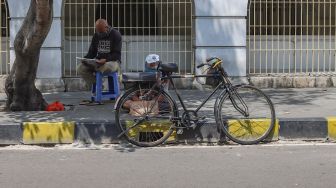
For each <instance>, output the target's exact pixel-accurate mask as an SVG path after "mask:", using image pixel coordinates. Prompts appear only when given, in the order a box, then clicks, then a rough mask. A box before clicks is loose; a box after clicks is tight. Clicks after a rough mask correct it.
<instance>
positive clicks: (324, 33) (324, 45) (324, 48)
mask: <svg viewBox="0 0 336 188" xmlns="http://www.w3.org/2000/svg"><path fill="white" fill-rule="evenodd" d="M326 4H327V3H326V0H324V1H323V72H326Z"/></svg>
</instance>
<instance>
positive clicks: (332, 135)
mask: <svg viewBox="0 0 336 188" xmlns="http://www.w3.org/2000/svg"><path fill="white" fill-rule="evenodd" d="M118 133H119V130H118V128H117V127H116V126H115V123H114V122H112V121H92V122H23V123H13V124H0V145H14V144H70V143H74V142H84V143H95V144H110V143H119V141H120V140H119V139H117V135H118ZM223 139H225V135H224V134H223V133H222V131H218V129H217V125H215V124H206V125H204V126H200V127H197V128H196V129H195V130H193V129H189V130H185V131H184V132H183V134H181V135H178V136H177V137H176V139H175V140H174V141H173V142H174V143H190V144H191V143H202V142H203V143H215V142H218V141H222V140H223ZM266 140H267V141H278V140H322V141H327V140H329V141H336V117H327V118H305V119H303V118H291V119H287V118H280V119H278V120H277V122H276V126H275V128H274V130H273V131H272V132H271V134H270V136H269V137H268V138H267V139H266Z"/></svg>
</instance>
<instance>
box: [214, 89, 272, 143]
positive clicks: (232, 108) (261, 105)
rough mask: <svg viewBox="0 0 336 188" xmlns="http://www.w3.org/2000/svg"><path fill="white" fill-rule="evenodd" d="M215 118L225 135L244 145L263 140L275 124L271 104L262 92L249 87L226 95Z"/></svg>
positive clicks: (234, 90) (233, 90)
mask: <svg viewBox="0 0 336 188" xmlns="http://www.w3.org/2000/svg"><path fill="white" fill-rule="evenodd" d="M216 116H217V118H216V119H217V123H218V124H219V125H220V126H221V127H222V128H223V131H224V133H225V134H226V136H227V137H229V139H231V140H232V141H234V142H236V143H238V144H243V145H248V144H257V143H259V142H260V141H262V140H264V139H265V138H266V137H267V136H268V135H269V134H270V132H271V131H272V129H273V128H274V125H275V111H274V107H273V104H272V101H271V100H270V99H269V97H267V95H265V94H264V93H263V92H262V91H261V90H259V89H257V88H255V87H252V86H248V85H244V86H238V87H233V88H232V91H231V92H230V93H229V92H227V93H226V94H225V95H223V96H222V98H221V99H220V102H219V105H218V111H217V115H216Z"/></svg>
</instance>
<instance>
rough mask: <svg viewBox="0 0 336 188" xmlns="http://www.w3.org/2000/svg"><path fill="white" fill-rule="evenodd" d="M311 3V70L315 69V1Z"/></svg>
mask: <svg viewBox="0 0 336 188" xmlns="http://www.w3.org/2000/svg"><path fill="white" fill-rule="evenodd" d="M312 4H313V11H312V12H313V15H312V25H313V26H312V32H313V34H312V72H314V70H315V2H314V1H313V2H312Z"/></svg>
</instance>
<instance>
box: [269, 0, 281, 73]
mask: <svg viewBox="0 0 336 188" xmlns="http://www.w3.org/2000/svg"><path fill="white" fill-rule="evenodd" d="M271 8H272V9H271V44H272V45H271V46H272V47H271V59H272V60H271V63H272V65H271V73H274V72H273V70H274V58H273V55H274V1H273V0H272V1H271ZM278 8H279V7H278ZM266 10H267V6H266ZM266 15H267V13H266ZM267 17H268V15H267ZM278 19H279V15H278ZM267 21H268V18H267ZM277 27H278V29H279V25H278V26H277ZM267 28H268V26H267V25H266V29H267ZM267 30H268V29H267ZM267 30H266V33H267ZM266 38H267V35H266ZM266 42H267V43H268V39H267V41H266ZM267 43H266V44H267ZM278 44H279V43H278ZM266 50H268V47H267V45H266ZM278 50H279V48H278ZM267 57H268V55H267ZM266 73H267V69H266Z"/></svg>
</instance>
